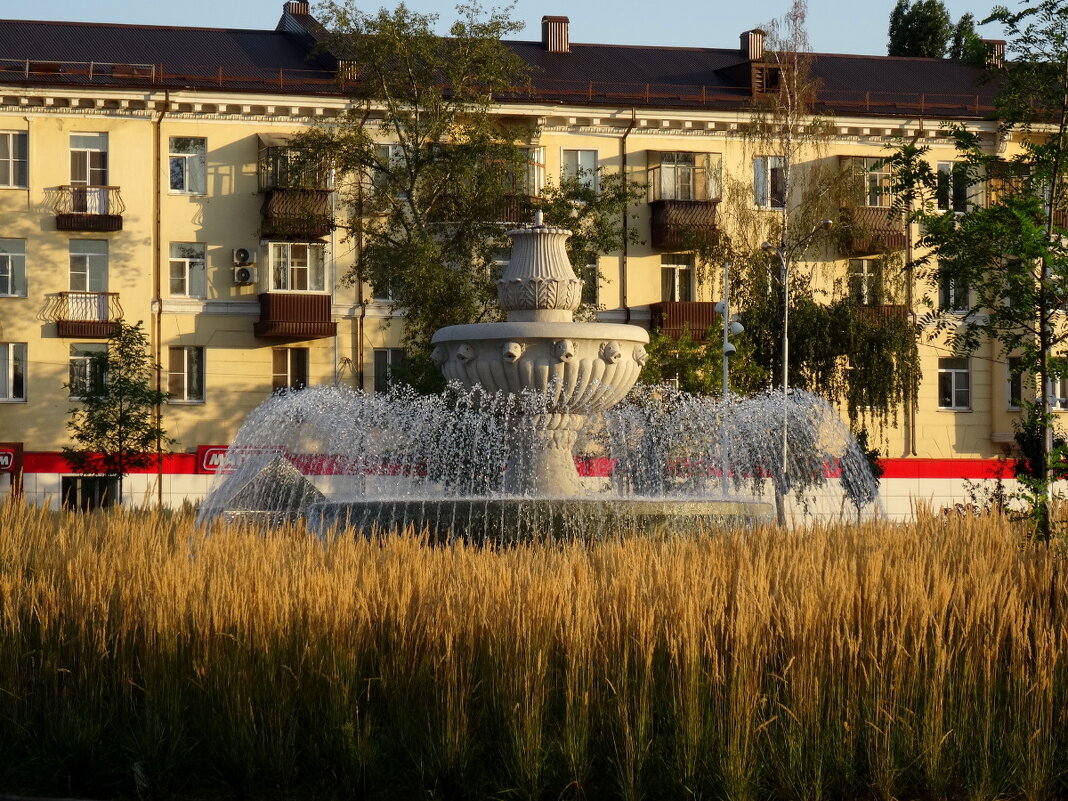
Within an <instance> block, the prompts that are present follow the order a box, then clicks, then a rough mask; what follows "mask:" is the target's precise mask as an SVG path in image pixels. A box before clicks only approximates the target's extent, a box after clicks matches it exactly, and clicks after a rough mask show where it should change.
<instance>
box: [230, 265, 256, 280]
mask: <svg viewBox="0 0 1068 801" xmlns="http://www.w3.org/2000/svg"><path fill="white" fill-rule="evenodd" d="M256 277H257V270H256V268H255V267H234V283H235V284H254V283H256Z"/></svg>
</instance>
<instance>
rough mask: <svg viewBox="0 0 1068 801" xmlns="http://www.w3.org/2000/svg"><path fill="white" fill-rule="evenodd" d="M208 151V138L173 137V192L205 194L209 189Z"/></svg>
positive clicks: (171, 148) (171, 155)
mask: <svg viewBox="0 0 1068 801" xmlns="http://www.w3.org/2000/svg"><path fill="white" fill-rule="evenodd" d="M207 151H208V140H207V139H203V138H201V137H197V136H172V137H171V144H170V170H171V192H174V193H176V194H184V195H203V194H205V193H206V192H207V191H208V175H207V161H206V157H207Z"/></svg>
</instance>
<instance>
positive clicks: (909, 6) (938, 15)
mask: <svg viewBox="0 0 1068 801" xmlns="http://www.w3.org/2000/svg"><path fill="white" fill-rule="evenodd" d="M952 35H953V22H952V20H951V18H950V16H949V11H947V10H946V5H945V3H943V2H942V0H916V2H915V3H912V2H910V0H898V1H897V5H895V6H894V10H893V11H891V12H890V41H889V44H888V45H887V48H886V54H887V55H889V56H913V57H916V56H918V57H924V58H942V57H943V56H945V54H946V46H947V45H948V44H949V40H950V37H951V36H952Z"/></svg>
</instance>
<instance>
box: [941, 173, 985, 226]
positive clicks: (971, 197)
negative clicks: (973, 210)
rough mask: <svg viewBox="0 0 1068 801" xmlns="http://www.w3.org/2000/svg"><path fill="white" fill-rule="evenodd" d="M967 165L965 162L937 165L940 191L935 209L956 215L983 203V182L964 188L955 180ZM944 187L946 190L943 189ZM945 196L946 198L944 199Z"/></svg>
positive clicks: (966, 185)
mask: <svg viewBox="0 0 1068 801" xmlns="http://www.w3.org/2000/svg"><path fill="white" fill-rule="evenodd" d="M964 169H965V163H964V162H963V161H940V162H938V164H937V172H938V190H937V191H936V192H935V207H936V208H937V209H938V210H939V211H941V212H946V211H952V212H953V213H954V214H963V213H964V212H966V211H968V209H969V207H971V206H973V205H976V204H978V203H980V202H981V198H982V195H981V193H982V182H981V181H980V182H977V183H975V184H974V185H971V186H969V185H968V184H967V183H965V185H964V186H961V185H960V182H959V181H957V180H955V178H956V176H957V175H960V174H962V173H963V170H964ZM943 185H944V186H945V189H943ZM943 195H944V197H942V196H943Z"/></svg>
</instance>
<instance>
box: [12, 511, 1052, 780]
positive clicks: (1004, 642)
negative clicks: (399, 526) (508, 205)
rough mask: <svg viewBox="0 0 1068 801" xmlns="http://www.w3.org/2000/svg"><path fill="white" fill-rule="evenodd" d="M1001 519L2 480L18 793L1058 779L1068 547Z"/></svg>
mask: <svg viewBox="0 0 1068 801" xmlns="http://www.w3.org/2000/svg"><path fill="white" fill-rule="evenodd" d="M1065 567H1066V562H1065V559H1064V556H1063V553H1062V551H1061V549H1060V548H1058V547H1057V546H1054V547H1049V548H1047V547H1046V546H1033V545H1029V544H1027V543H1025V542H1023V541H1022V540H1021V538H1020V533H1019V531H1018V530H1016V529H1014V528H1013V527H1012V526H1011V525H1010V524H1009V523H1007V522H1006V521H1004V520H1002V519H1000V518H998V517H983V518H967V519H952V520H940V519H935V518H932V519H928V520H924V521H922V522H920V523H917V524H914V525H908V526H894V525H889V524H867V525H857V526H845V525H836V526H826V527H813V528H809V529H804V530H795V531H789V532H783V531H779V530H776V529H773V528H767V529H757V530H739V531H733V532H730V531H727V532H707V533H701V534H696V533H695V534H694V535H693V536H690V537H675V538H671V539H639V538H626V537H621V538H619V539H618V540H614V541H609V542H602V543H598V544H595V545H590V546H579V545H575V546H565V547H559V546H557V547H548V546H530V547H519V548H509V549H506V550H482V549H475V548H465V547H449V548H431V547H427V546H426V545H425V544H423V543H422V542H421V541H420V540H419V539H418V538H417V537H411V536H401V537H390V538H383V539H375V540H367V539H365V538H361V537H351V536H346V537H338V538H335V539H331V540H330V541H328V542H326V543H323V542H321V541H319V540H317V539H314V538H311V537H308V536H306V535H304V534H303V533H301V532H300V531H296V530H288V531H275V532H272V533H270V534H266V535H264V534H261V533H257V532H255V531H250V530H241V529H236V528H235V529H225V528H217V529H215V530H212V531H210V532H204V531H197V530H195V529H194V527H193V525H192V522H191V519H190V518H189V517H188V516H184V515H180V514H174V515H170V514H159V513H139V512H110V513H106V514H91V515H68V514H58V513H52V512H44V511H41V510H39V509H37V508H36V507H29V506H11V505H9V506H5V507H0V792H4V791H6V792H18V793H26V794H31V793H32V794H40V795H85V796H89V797H95V798H105V797H107V798H112V797H138V796H140V797H141V798H178V799H184V798H196V799H208V798H211V799H219V798H230V797H246V798H317V799H318V798H332V797H338V798H374V799H377V798H382V799H436V798H440V799H452V798H470V799H489V798H500V799H505V798H508V799H512V798H516V799H547V800H548V799H561V798H564V799H581V798H585V799H617V798H619V799H638V798H648V799H684V798H708V799H713V798H722V799H731V801H747V800H749V799H752V801H764V800H765V799H821V798H822V799H851V800H852V799H866V798H873V799H895V798H899V799H950V798H952V799H956V798H960V799H969V801H972V800H976V801H978V800H979V799H996V798H1026V799H1055V798H1060V797H1064V795H1065V794H1068V776H1066V769H1068V720H1066V715H1068V666H1066V647H1065V646H1066V644H1068V643H1066V640H1068V574H1066V570H1065Z"/></svg>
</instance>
